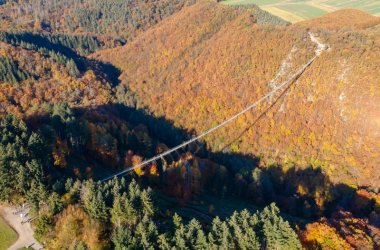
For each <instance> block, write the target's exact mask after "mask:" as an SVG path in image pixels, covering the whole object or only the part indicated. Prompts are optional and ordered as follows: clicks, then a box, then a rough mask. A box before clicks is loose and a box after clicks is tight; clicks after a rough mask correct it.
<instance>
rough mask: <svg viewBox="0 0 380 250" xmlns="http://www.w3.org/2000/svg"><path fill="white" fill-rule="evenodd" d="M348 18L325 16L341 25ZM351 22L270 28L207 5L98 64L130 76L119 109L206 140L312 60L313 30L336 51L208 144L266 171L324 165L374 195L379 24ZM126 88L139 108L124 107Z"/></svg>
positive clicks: (364, 18) (366, 19)
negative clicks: (258, 162)
mask: <svg viewBox="0 0 380 250" xmlns="http://www.w3.org/2000/svg"><path fill="white" fill-rule="evenodd" d="M343 13H344V12H337V13H335V14H330V15H329V16H327V17H326V18H327V19H328V20H331V19H336V20H339V18H340V15H341V14H343ZM350 13H351V12H350ZM350 16H351V17H352V18H351V19H350V20H347V22H345V24H344V26H343V28H342V29H338V30H336V29H335V28H334V29H332V28H331V27H330V25H326V22H324V21H323V20H324V19H323V18H321V19H316V20H315V21H314V22H315V24H312V25H308V23H307V22H306V23H303V24H302V23H301V24H300V25H297V26H289V27H285V28H284V27H277V26H262V25H258V24H257V23H256V22H255V19H254V18H252V15H251V13H250V12H247V11H244V10H238V9H233V8H229V7H227V6H223V5H218V4H216V3H211V2H202V3H199V4H196V5H193V6H190V7H188V8H185V9H184V10H183V11H181V12H180V13H177V14H175V15H173V16H171V17H169V18H167V19H166V20H164V21H163V22H161V23H160V24H158V25H157V26H155V27H154V28H152V29H150V30H148V31H147V32H146V33H144V34H143V35H141V36H140V37H138V38H137V39H136V40H135V41H134V42H132V43H130V44H128V45H126V46H125V47H122V48H117V49H115V50H105V51H102V52H99V53H97V54H96V55H95V56H94V57H95V58H98V59H101V60H104V61H107V62H111V63H112V64H114V65H116V66H117V67H119V68H120V69H121V70H122V71H123V72H124V73H123V75H122V77H121V79H122V84H121V86H120V87H119V89H118V98H119V99H120V100H121V101H124V102H125V103H137V106H139V107H147V109H149V110H150V111H152V112H153V113H155V114H156V115H162V116H165V117H166V118H167V119H169V120H171V121H173V122H174V124H175V125H176V126H180V127H183V128H186V129H188V130H194V131H195V132H196V133H198V134H199V133H201V132H202V131H204V130H205V129H207V128H209V127H212V126H213V125H215V124H217V123H218V122H220V121H223V120H224V119H226V118H227V117H229V116H231V115H232V114H234V113H236V112H237V111H239V110H241V109H242V108H243V107H246V106H248V105H249V104H250V103H252V102H254V101H255V100H257V99H258V98H259V97H261V96H263V95H264V94H266V93H267V92H269V91H270V90H271V89H272V88H273V87H274V86H276V85H277V84H279V83H280V82H281V80H284V79H286V78H287V77H288V76H289V75H291V73H292V72H294V71H295V69H297V68H298V67H299V66H300V65H302V64H303V63H305V62H306V61H307V59H308V58H311V57H312V55H313V53H314V45H313V43H311V41H310V40H309V38H308V34H307V32H308V30H312V31H313V32H314V33H316V34H318V35H319V38H318V39H320V40H321V41H323V42H324V43H326V44H328V46H329V49H328V51H327V52H325V53H323V54H322V55H321V56H320V57H319V58H318V59H317V60H316V61H315V62H314V63H313V64H312V66H311V67H309V68H308V69H307V70H306V72H305V73H304V74H303V75H302V76H301V77H300V78H299V79H297V81H296V82H295V83H294V84H292V85H291V87H290V88H289V89H288V91H287V92H286V93H285V94H284V95H282V96H276V97H275V98H272V100H271V101H272V102H274V101H275V103H274V105H273V107H271V108H270V109H268V107H269V105H270V103H267V104H265V105H261V106H260V107H259V108H258V110H256V111H255V112H252V113H249V114H247V115H246V116H245V117H241V118H239V119H238V120H237V121H236V122H234V123H232V124H231V125H230V126H228V127H227V128H224V129H221V130H220V131H217V132H216V133H214V134H213V135H210V136H208V137H207V138H206V142H207V143H208V145H209V146H210V147H211V148H212V150H214V151H220V150H223V151H227V152H228V151H229V152H241V153H246V154H254V155H256V156H259V157H261V158H262V159H263V160H264V165H270V164H272V163H274V162H281V163H285V164H286V165H292V164H296V165H298V166H313V167H316V166H321V167H322V168H323V171H324V172H325V173H326V174H327V175H328V176H330V177H331V178H332V179H333V180H334V181H335V182H337V183H339V182H341V183H348V184H350V185H351V184H353V185H360V186H371V187H373V188H375V187H376V186H378V185H379V183H380V176H379V175H378V174H377V173H378V171H376V168H377V166H378V164H379V159H380V158H379V156H380V151H379V148H380V147H379V136H380V135H379V133H378V132H376V131H379V121H378V118H377V117H379V110H378V109H377V108H376V105H377V103H379V98H380V91H379V86H380V85H379V84H378V79H377V72H378V65H379V61H378V58H380V56H379V54H380V51H379V49H378V48H379V47H378V46H379V40H378V35H377V34H378V32H379V29H378V27H379V26H376V24H379V23H380V19H379V18H375V17H372V16H370V15H368V14H364V13H361V12H356V14H355V15H350ZM355 17H356V18H355ZM327 23H329V22H327ZM361 24H363V25H361ZM271 79H275V80H274V81H271ZM123 89H124V90H127V91H129V92H128V93H130V92H132V93H133V96H135V97H136V99H137V100H135V101H133V102H132V101H130V100H126V99H128V98H125V95H124V94H123ZM128 96H131V94H129V95H128Z"/></svg>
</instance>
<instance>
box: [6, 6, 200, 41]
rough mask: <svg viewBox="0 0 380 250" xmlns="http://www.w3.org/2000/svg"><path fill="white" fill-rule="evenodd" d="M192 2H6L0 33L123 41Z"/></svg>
mask: <svg viewBox="0 0 380 250" xmlns="http://www.w3.org/2000/svg"><path fill="white" fill-rule="evenodd" d="M193 3H195V0H159V1H157V0H148V1H136V0H112V1H110V0H107V1H103V0H85V1H77V0H38V1H34V0H21V1H20V0H17V1H13V0H8V1H6V4H4V5H3V6H0V14H1V16H2V20H1V21H0V22H1V24H2V25H1V26H2V27H1V29H9V28H11V29H27V30H34V31H44V30H45V31H51V32H54V33H57V32H58V33H63V32H70V33H85V34H102V35H110V36H114V37H123V38H125V39H127V40H129V39H130V38H133V37H135V36H136V35H137V34H139V33H141V32H142V31H144V30H146V29H147V28H149V27H151V26H153V25H154V24H156V23H158V22H159V21H161V20H162V19H164V18H165V17H167V16H170V15H171V14H173V13H175V12H177V11H179V10H181V8H183V7H184V6H187V5H191V4H193Z"/></svg>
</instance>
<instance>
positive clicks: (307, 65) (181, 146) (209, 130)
mask: <svg viewBox="0 0 380 250" xmlns="http://www.w3.org/2000/svg"><path fill="white" fill-rule="evenodd" d="M310 36H311V35H310ZM311 37H312V36H311ZM313 38H314V37H313ZM312 40H313V39H312ZM313 42H314V41H313ZM320 45H321V44H320V43H318V50H316V53H315V55H314V57H312V58H311V59H310V60H309V61H307V62H306V64H304V65H303V66H302V67H300V68H299V69H298V70H297V71H296V72H295V73H294V74H293V75H292V76H291V77H290V78H288V79H287V80H285V81H284V82H282V83H281V84H279V85H277V86H276V87H275V88H273V89H272V91H270V92H269V93H267V94H266V95H264V96H263V97H261V98H260V99H259V100H257V101H256V102H254V103H253V104H251V105H249V106H248V107H246V108H245V109H243V110H242V111H240V112H239V113H236V114H235V115H233V116H231V117H230V118H228V119H227V120H225V121H223V122H221V123H219V124H218V125H216V126H215V127H212V128H210V129H208V130H206V131H204V132H203V133H201V134H199V135H198V136H196V137H194V138H192V139H190V140H188V141H185V142H183V143H181V144H179V145H177V146H175V147H173V148H171V149H169V150H167V151H165V152H163V153H161V154H159V155H156V156H154V157H152V158H150V159H147V160H145V161H143V162H141V163H139V164H136V165H135V166H132V167H130V168H128V169H125V170H123V171H121V172H118V173H116V174H113V175H110V176H108V177H106V178H104V179H102V180H101V181H100V182H105V181H108V180H110V179H113V178H115V177H118V176H121V175H124V174H126V173H129V172H131V171H133V170H135V169H137V168H141V167H143V166H146V165H148V164H149V163H152V162H154V161H156V160H159V159H160V158H163V157H164V156H166V155H169V154H171V153H173V152H175V151H177V150H178V149H181V148H183V147H185V146H187V145H189V144H191V143H193V142H196V141H199V140H200V139H201V138H203V137H205V136H206V135H208V134H210V133H212V132H214V131H216V130H218V129H220V128H221V127H224V126H226V125H227V124H228V123H230V122H232V121H234V120H235V119H237V118H238V117H239V116H241V115H243V114H245V113H246V112H248V111H250V110H251V109H253V108H255V107H257V106H258V105H259V104H260V103H262V102H263V101H265V100H267V99H268V98H270V97H271V96H273V95H274V94H275V93H276V92H277V91H279V90H280V89H282V88H283V87H284V86H286V85H287V84H289V83H291V82H293V81H294V80H295V79H297V78H298V77H299V76H300V75H301V74H302V73H303V72H304V71H305V70H306V68H307V67H309V66H310V65H311V64H312V63H313V62H314V60H315V59H316V58H317V57H318V56H319V55H320V54H321V52H322V50H324V48H322V49H321V46H320Z"/></svg>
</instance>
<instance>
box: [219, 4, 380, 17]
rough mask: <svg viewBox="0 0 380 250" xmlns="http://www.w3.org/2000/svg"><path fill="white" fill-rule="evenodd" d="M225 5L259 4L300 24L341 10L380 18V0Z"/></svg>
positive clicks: (274, 13)
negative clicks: (349, 10)
mask: <svg viewBox="0 0 380 250" xmlns="http://www.w3.org/2000/svg"><path fill="white" fill-rule="evenodd" d="M222 3H223V4H228V5H245V4H257V5H258V6H260V7H261V8H262V9H264V10H266V11H268V12H270V13H272V14H273V15H276V16H279V17H281V18H283V19H285V20H287V21H290V22H293V23H294V22H299V21H302V20H307V19H311V18H314V17H318V16H322V15H324V14H326V13H328V12H333V11H336V10H340V9H347V8H354V9H359V10H363V11H366V12H368V13H371V14H373V15H378V16H380V0H224V1H222Z"/></svg>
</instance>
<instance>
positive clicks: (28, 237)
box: [0, 206, 43, 250]
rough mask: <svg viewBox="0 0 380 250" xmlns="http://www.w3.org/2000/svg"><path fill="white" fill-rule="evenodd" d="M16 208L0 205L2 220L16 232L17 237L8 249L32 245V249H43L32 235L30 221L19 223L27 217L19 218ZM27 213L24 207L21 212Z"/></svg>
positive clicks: (12, 249) (14, 249) (13, 249)
mask: <svg viewBox="0 0 380 250" xmlns="http://www.w3.org/2000/svg"><path fill="white" fill-rule="evenodd" d="M16 211H17V209H16V208H14V207H8V206H0V214H1V216H2V217H3V218H4V220H5V221H6V222H7V223H8V224H9V225H10V226H11V227H12V228H13V229H14V230H15V231H16V232H17V234H18V239H17V241H16V242H15V243H14V244H13V245H12V246H11V247H10V248H8V250H17V249H20V248H22V247H28V246H29V247H32V248H34V249H43V247H42V245H41V244H40V243H39V242H38V241H37V240H36V239H35V238H34V237H33V230H32V227H31V226H30V223H28V222H27V223H24V224H21V222H22V221H25V220H27V218H25V217H23V218H21V216H20V214H19V213H17V214H15V213H16ZM25 213H28V210H27V209H24V211H23V214H25Z"/></svg>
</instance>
